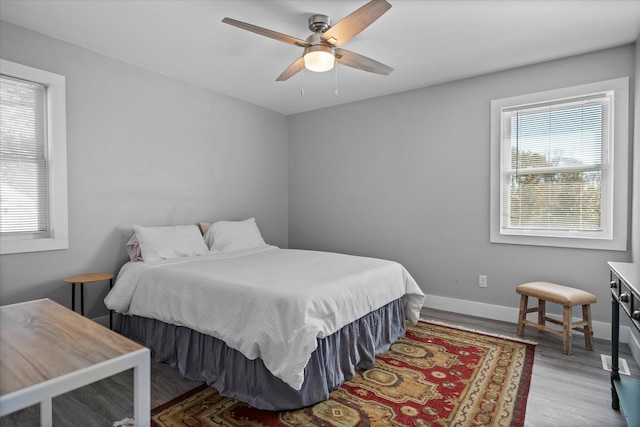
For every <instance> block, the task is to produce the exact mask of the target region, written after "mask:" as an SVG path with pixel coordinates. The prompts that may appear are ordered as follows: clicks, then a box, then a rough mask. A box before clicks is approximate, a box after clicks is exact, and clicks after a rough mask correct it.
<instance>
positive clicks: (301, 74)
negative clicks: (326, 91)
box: [300, 68, 304, 96]
mask: <svg viewBox="0 0 640 427" xmlns="http://www.w3.org/2000/svg"><path fill="white" fill-rule="evenodd" d="M300 76H301V78H302V87H300V96H304V68H303V69H302V72H301V73H300Z"/></svg>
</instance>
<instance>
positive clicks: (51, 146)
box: [0, 59, 69, 255]
mask: <svg viewBox="0 0 640 427" xmlns="http://www.w3.org/2000/svg"><path fill="white" fill-rule="evenodd" d="M0 73H1V74H5V75H7V76H10V77H15V78H18V79H23V80H29V81H33V82H36V83H40V84H43V85H44V86H45V87H46V103H47V113H46V114H47V117H46V123H47V129H46V130H45V131H46V144H47V146H46V152H47V155H48V158H47V174H48V176H47V185H48V189H47V190H48V197H49V200H48V203H49V224H48V229H49V231H48V233H46V235H45V236H41V235H39V234H34V233H16V234H11V235H3V236H0V255H4V254H15V253H24V252H39V251H51V250H61V249H68V247H69V225H68V224H69V222H68V206H67V123H66V121H67V119H66V79H65V76H62V75H60V74H55V73H51V72H49V71H45V70H40V69H38V68H33V67H29V66H26V65H22V64H18V63H15V62H11V61H7V60H4V59H0Z"/></svg>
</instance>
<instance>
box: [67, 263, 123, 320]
mask: <svg viewBox="0 0 640 427" xmlns="http://www.w3.org/2000/svg"><path fill="white" fill-rule="evenodd" d="M107 280H108V281H109V289H111V288H112V287H113V274H111V273H89V274H80V275H78V276H71V277H67V278H66V279H64V281H65V282H66V283H71V310H73V311H76V283H79V284H80V314H82V315H83V316H84V284H85V283H96V282H104V281H107ZM112 314H113V313H112V311H111V310H109V329H113V316H112Z"/></svg>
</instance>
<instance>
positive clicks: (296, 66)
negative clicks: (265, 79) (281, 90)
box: [276, 56, 304, 82]
mask: <svg viewBox="0 0 640 427" xmlns="http://www.w3.org/2000/svg"><path fill="white" fill-rule="evenodd" d="M303 68H304V58H303V57H302V56H301V57H300V58H298V59H296V60H295V61H294V62H293V64H291V65H289V66H288V67H287V69H286V70H284V71H283V72H282V74H280V75H279V76H278V78H277V79H276V81H277V82H283V81H285V80H287V79H288V78H289V77H292V76H293V75H295V74H297V73H298V72H300V70H302V69H303Z"/></svg>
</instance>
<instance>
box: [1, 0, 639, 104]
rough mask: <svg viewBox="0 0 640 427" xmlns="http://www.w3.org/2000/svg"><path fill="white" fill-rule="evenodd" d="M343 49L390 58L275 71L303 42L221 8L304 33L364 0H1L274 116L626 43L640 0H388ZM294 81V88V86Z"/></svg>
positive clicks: (25, 20) (15, 15) (69, 37)
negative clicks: (284, 77) (385, 72)
mask: <svg viewBox="0 0 640 427" xmlns="http://www.w3.org/2000/svg"><path fill="white" fill-rule="evenodd" d="M389 2H390V3H391V4H392V8H391V9H390V10H389V11H388V12H387V13H386V14H384V15H383V16H382V17H381V18H380V19H378V20H377V21H376V22H374V23H373V24H372V25H371V26H370V27H369V28H367V29H365V30H364V31H363V32H362V33H360V34H359V35H357V36H356V37H355V38H353V39H352V40H351V41H349V42H348V43H347V44H346V45H345V46H344V47H345V48H346V49H348V50H351V51H355V52H357V53H360V54H362V55H365V56H368V57H370V58H373V59H375V60H378V61H380V62H383V63H385V64H387V65H390V66H391V67H393V68H395V71H394V72H393V73H391V75H389V76H386V77H385V76H380V75H377V74H371V73H367V72H364V71H359V70H355V69H352V68H348V67H344V66H339V67H338V69H337V85H338V96H337V97H336V96H334V86H335V84H336V73H335V72H333V71H330V72H327V73H312V72H309V71H305V72H303V73H299V74H298V75H296V76H294V77H292V78H291V79H289V80H288V81H285V82H276V81H275V79H276V77H277V76H278V75H279V74H280V73H281V72H282V71H283V70H284V69H285V68H286V67H287V66H288V65H289V64H291V63H292V62H293V61H294V60H295V59H296V58H297V57H298V56H299V55H301V53H302V48H298V47H297V46H293V45H288V44H285V43H281V42H278V41H276V40H273V39H270V38H266V37H263V36H259V35H257V34H254V33H250V32H247V31H244V30H241V29H239V28H235V27H232V26H230V25H226V24H223V23H222V22H221V20H222V18H224V17H226V16H228V17H231V18H234V19H237V20H240V21H244V22H249V23H251V24H254V25H258V26H261V27H264V28H268V29H271V30H274V31H278V32H281V33H285V34H288V35H291V36H294V37H297V38H301V39H305V38H306V37H307V36H308V35H309V34H310V31H309V29H308V28H307V18H308V17H309V16H310V15H312V14H325V15H329V16H330V17H331V18H332V19H333V22H334V23H335V22H337V21H339V20H340V19H342V18H343V17H345V16H346V15H348V14H349V13H351V12H352V11H353V10H355V9H357V8H359V7H360V6H362V5H364V4H365V3H366V1H363V0H360V1H327V0H325V1H255V0H254V1H238V0H234V1H204V0H199V1H192V0H181V1H179V0H162V1H159V0H129V1H115V0H85V1H79V0H71V1H67V0H56V1H51V0H1V2H0V19H2V20H4V21H8V22H12V23H15V24H17V25H20V26H23V27H26V28H29V29H31V30H35V31H38V32H40V33H43V34H46V35H48V36H51V37H54V38H58V39H61V40H64V41H67V42H70V43H73V44H76V45H79V46H82V47H85V48H87V49H91V50H94V51H97V52H100V53H102V54H104V55H107V56H110V57H113V58H117V59H120V60H122V61H125V62H128V63H131V64H134V65H137V66H139V67H142V68H146V69H149V70H153V71H156V72H158V73H162V74H165V75H168V76H173V77H175V78H178V79H181V80H184V81H187V82H191V83H193V84H196V85H199V86H203V87H206V88H210V89H212V90H214V91H216V92H220V93H223V94H226V95H230V96H233V97H236V98H239V99H242V100H244V101H248V102H251V103H253V104H257V105H260V106H263V107H266V108H269V109H271V110H275V111H279V112H281V113H284V114H293V113H297V112H302V111H309V110H314V109H318V108H323V107H330V106H333V105H337V104H342V103H346V102H352V101H357V100H362V99H367V98H372V97H376V96H381V95H387V94H391V93H396V92H401V91H406V90H410V89H415V88H419V87H424V86H429V85H433V84H437V83H442V82H446V81H452V80H458V79H461V78H465V77H471V76H475V75H480V74H485V73H490V72H493V71H498V70H504V69H509V68H513V67H518V66H523V65H528V64H533V63H537V62H542V61H547V60H552V59H556V58H560V57H566V56H571V55H577V54H581V53H586V52H592V51H596V50H600V49H605V48H609V47H614V46H620V45H624V44H627V43H633V42H634V41H635V40H636V38H637V37H638V34H639V33H640V0H603V1H598V0H568V1H564V0H556V1H550V0H536V1H531V0H529V1H520V0H496V1H485V0H467V1H462V0H445V1H417V0H414V1H407V0H389ZM302 89H304V96H301V90H302Z"/></svg>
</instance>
